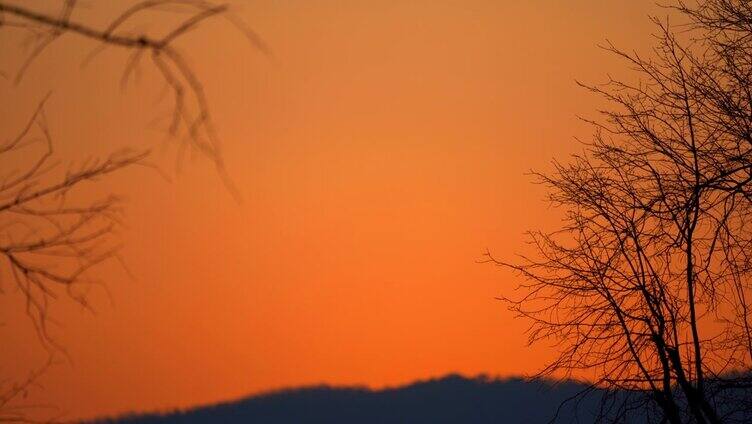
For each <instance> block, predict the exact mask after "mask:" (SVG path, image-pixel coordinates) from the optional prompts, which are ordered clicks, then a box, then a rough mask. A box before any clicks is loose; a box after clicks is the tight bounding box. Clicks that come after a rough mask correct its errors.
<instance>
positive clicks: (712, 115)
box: [489, 0, 752, 423]
mask: <svg viewBox="0 0 752 424" xmlns="http://www.w3.org/2000/svg"><path fill="white" fill-rule="evenodd" d="M677 10H679V11H680V12H681V13H682V16H685V17H687V18H688V19H689V24H687V25H683V26H681V27H679V28H681V31H678V32H676V31H673V29H672V28H671V27H670V26H669V25H668V23H667V22H663V21H660V20H657V19H656V20H654V22H655V25H656V27H657V29H658V33H657V34H656V44H655V47H654V51H653V52H652V54H651V55H649V56H648V57H644V56H640V55H638V54H636V53H628V52H625V51H622V50H619V49H617V48H616V47H614V46H613V45H608V46H606V47H605V48H606V50H608V51H610V52H612V53H614V54H616V55H618V56H620V57H622V58H623V59H624V60H625V61H626V62H627V64H628V65H629V67H630V68H631V69H633V70H634V71H636V73H637V75H638V80H637V81H636V82H634V83H631V82H627V81H626V80H617V79H609V81H608V82H607V83H605V84H603V85H596V86H589V85H583V86H584V87H586V88H587V89H588V90H590V91H591V92H593V93H596V94H598V95H600V96H602V97H603V98H604V99H606V100H607V101H608V103H609V104H610V105H611V108H609V109H607V110H604V111H601V114H602V118H601V119H599V120H596V121H589V122H591V123H592V124H593V126H594V127H595V135H594V138H593V140H592V141H590V142H587V143H584V145H585V151H584V153H582V154H579V155H575V156H573V157H572V158H571V159H570V160H569V161H568V162H566V163H561V162H555V163H554V169H555V171H554V172H553V173H551V174H540V173H537V174H536V176H537V178H538V180H539V182H541V183H542V184H544V185H546V186H547V187H548V188H549V189H550V201H551V203H552V204H553V205H555V206H557V207H560V208H561V209H563V211H564V212H565V218H564V220H565V221H564V222H565V224H564V225H563V226H562V227H561V228H560V229H559V230H558V231H555V232H553V233H543V232H531V233H530V239H531V243H532V246H533V248H534V251H536V252H537V254H536V255H534V256H530V257H523V258H522V260H521V261H520V262H517V263H510V262H508V261H501V260H497V259H495V258H493V257H491V256H490V255H489V260H490V261H492V262H494V263H496V264H498V265H501V266H505V267H509V268H512V269H514V270H516V271H517V272H519V273H520V274H521V275H522V276H523V277H525V278H526V280H527V283H525V284H523V285H521V286H520V289H521V290H522V292H523V294H522V295H521V297H519V298H516V299H510V298H505V300H506V301H507V302H508V303H509V305H510V308H511V309H512V310H513V311H515V312H516V313H517V314H518V315H519V316H521V317H525V318H526V319H529V320H531V321H532V326H531V328H530V339H529V340H530V342H531V343H535V342H538V341H541V340H544V339H556V340H558V341H559V344H558V346H560V351H559V355H558V357H557V359H556V360H554V361H553V362H551V363H550V364H548V366H547V367H545V368H544V369H543V370H542V371H541V375H551V374H553V373H559V372H564V373H565V374H567V375H568V374H572V373H580V372H586V373H592V374H593V375H594V376H595V379H594V382H593V387H599V388H600V387H602V388H608V389H611V390H617V391H618V390H626V391H629V392H630V393H632V394H635V396H629V397H627V398H624V399H621V400H620V402H622V403H623V408H624V409H625V410H628V409H630V408H641V409H646V410H648V409H654V410H656V411H657V412H659V413H658V414H656V415H655V419H654V420H653V421H656V422H671V423H683V422H697V423H720V422H749V420H751V419H752V409H750V403H749V400H750V396H749V393H748V391H747V390H741V389H744V388H745V387H746V385H748V379H747V375H748V374H746V371H748V370H749V369H750V368H752V333H751V332H750V319H752V315H751V311H750V309H749V303H748V302H749V301H748V299H749V296H750V295H751V294H752V293H751V292H750V290H752V283H751V282H750V271H752V267H751V266H750V265H752V263H751V262H750V256H749V252H750V247H751V246H750V243H751V242H752V233H751V232H750V227H749V225H750V223H749V221H750V218H752V214H750V212H751V210H750V207H752V202H750V200H752V198H751V197H750V194H751V191H750V190H752V185H750V182H751V181H752V131H751V130H752V95H750V85H751V83H752V79H750V76H752V45H750V44H749V43H750V41H752V26H750V24H752V19H751V18H752V13H751V12H752V8H751V7H750V5H749V4H748V3H747V2H746V1H738V0H707V1H700V2H699V5H698V6H692V7H690V6H687V5H685V4H679V6H678V7H677ZM739 372H741V373H739ZM604 419H605V418H604ZM609 419H610V420H613V421H618V420H619V417H611V418H609Z"/></svg>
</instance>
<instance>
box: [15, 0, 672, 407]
mask: <svg viewBox="0 0 752 424" xmlns="http://www.w3.org/2000/svg"><path fill="white" fill-rule="evenodd" d="M23 3H24V4H25V5H28V6H29V7H32V6H33V7H35V8H37V9H38V10H41V11H55V10H56V9H55V8H56V7H57V5H58V4H59V3H58V2H52V1H34V2H23ZM127 4H128V2H122V1H117V2H115V1H113V2H110V1H108V2H97V1H90V2H85V3H83V4H82V5H81V6H80V7H79V8H78V9H76V11H75V13H74V15H73V20H80V21H86V22H89V23H92V25H96V26H97V27H104V26H106V24H107V22H108V19H112V18H113V16H115V15H117V13H118V12H119V11H121V10H122V9H123V8H124V7H126V5H127ZM234 11H235V13H237V14H238V15H239V16H240V17H242V19H244V20H245V21H246V22H247V23H248V25H249V26H250V27H252V28H253V29H254V30H255V31H256V32H257V33H258V34H260V35H261V36H262V37H263V39H264V40H265V41H266V43H267V44H268V45H269V47H270V49H271V51H272V55H271V56H266V55H264V54H263V53H261V52H259V51H258V50H257V49H254V47H253V46H251V45H249V43H247V42H246V40H245V38H244V37H243V36H242V35H241V34H239V33H238V32H237V31H235V30H234V29H233V28H232V27H231V26H230V25H228V24H227V23H226V22H225V21H222V20H217V21H213V22H209V23H207V24H206V25H203V26H202V27H200V28H199V29H197V30H195V31H193V32H191V33H190V34H189V35H188V36H186V37H185V38H184V39H183V40H182V41H181V42H180V46H181V50H182V51H183V52H184V53H185V55H186V56H187V57H188V58H189V60H190V62H191V65H192V66H193V67H194V69H195V70H196V73H197V74H198V76H199V77H200V78H201V80H202V81H203V83H204V86H205V91H206V94H207V96H208V98H209V103H210V108H211V111H212V113H213V116H214V118H215V121H216V125H217V129H218V132H219V135H220V138H221V140H222V143H223V151H224V155H225V158H226V163H227V170H228V172H229V175H230V176H231V178H232V180H233V181H234V183H235V185H236V186H237V187H238V190H239V191H240V193H241V195H242V201H241V202H237V201H235V200H234V199H233V197H232V196H231V195H230V193H229V191H228V190H227V189H226V188H225V186H224V185H223V184H222V182H221V180H220V179H219V178H218V176H217V173H216V171H215V170H214V168H213V167H212V165H211V163H210V162H209V161H208V160H206V158H203V157H201V156H200V155H195V156H194V157H191V156H190V155H189V156H187V157H186V160H185V161H183V162H182V166H181V167H180V169H179V170H177V169H176V168H177V166H176V165H177V163H178V160H177V158H178V152H177V148H176V141H175V140H169V139H166V137H165V135H164V134H163V133H162V132H160V131H159V129H160V128H162V127H164V125H165V120H164V118H165V117H166V116H168V115H169V110H170V103H169V98H168V99H165V100H164V101H162V102H159V101H158V97H159V96H158V93H159V91H160V84H159V79H158V77H157V76H156V75H155V73H154V69H153V68H152V67H150V66H149V64H148V63H145V64H144V66H143V69H142V75H141V78H140V79H139V80H138V81H132V82H131V84H129V85H128V86H127V87H126V88H125V89H124V90H121V89H120V85H119V84H120V77H121V74H122V69H123V66H124V63H125V61H126V60H127V53H125V52H123V51H121V50H118V49H115V48H113V49H109V50H107V51H105V52H104V53H103V54H102V55H101V56H99V57H98V58H97V59H95V60H94V61H93V62H92V63H90V64H89V65H88V66H87V67H86V68H84V69H81V67H80V63H81V61H82V60H83V58H84V57H85V56H86V54H87V53H88V51H89V50H90V49H92V48H93V47H95V45H94V44H92V42H90V41H86V40H83V39H81V38H77V37H76V36H74V35H65V36H63V37H62V38H61V39H60V40H58V41H57V42H56V44H54V45H52V46H51V47H50V49H49V50H47V51H46V52H45V53H44V54H43V55H42V56H41V57H40V58H39V59H38V60H37V61H36V62H35V63H34V65H33V66H32V67H31V68H30V70H29V71H28V73H27V74H26V76H25V78H24V79H23V80H22V81H21V83H20V84H19V85H18V86H14V85H13V84H12V82H10V81H6V80H0V99H2V101H0V140H4V139H5V138H7V137H10V136H11V135H13V134H15V133H16V132H17V131H18V130H19V129H20V127H21V126H22V124H23V123H24V122H25V119H26V118H27V117H28V116H29V114H30V113H31V112H32V111H33V109H34V107H35V106H36V104H37V103H38V101H39V100H40V99H41V98H42V97H43V96H44V95H45V94H46V93H47V92H48V91H52V97H51V98H50V101H49V104H48V107H47V119H48V121H49V123H50V129H51V132H52V136H53V138H54V139H55V143H56V148H57V150H58V151H59V154H60V155H61V158H63V160H66V161H74V160H77V161H79V162H80V161H82V160H83V159H84V158H86V157H89V156H103V155H106V154H107V153H108V152H110V151H112V150H114V149H117V148H120V147H124V146H135V147H143V146H151V147H155V154H154V156H153V157H152V162H153V163H155V164H156V165H158V166H159V167H160V168H161V169H162V170H163V171H164V174H166V176H167V177H169V179H170V180H171V181H167V180H166V179H165V178H163V177H161V176H160V175H159V173H157V172H154V171H153V170H151V169H148V168H133V169H129V170H127V171H125V172H123V173H121V174H117V175H115V176H113V177H112V178H109V179H106V180H103V181H102V183H100V184H99V185H98V186H96V187H92V188H91V191H92V192H98V193H102V192H107V193H108V192H112V193H116V194H121V195H123V196H125V197H127V199H128V201H127V203H126V207H127V209H126V215H125V217H126V227H125V228H123V229H122V230H121V231H120V238H121V239H122V241H123V246H124V247H123V250H122V255H123V257H124V259H125V260H126V262H127V264H128V267H129V269H130V270H131V272H132V274H133V278H131V277H129V276H128V275H127V273H125V272H123V271H122V269H121V268H120V267H119V266H118V265H117V264H114V263H110V264H107V265H105V266H103V267H101V268H100V269H99V270H98V271H97V272H98V275H100V276H101V277H102V278H103V279H105V280H106V282H107V288H108V289H109V296H108V294H107V293H106V292H105V291H103V290H95V291H94V292H92V294H91V299H92V302H93V305H94V307H95V309H96V314H91V313H89V312H86V311H82V310H81V308H80V307H78V306H77V305H75V304H74V303H72V302H70V301H67V300H66V299H64V298H61V300H60V301H59V302H57V303H56V304H55V305H54V307H53V308H52V316H53V317H54V318H55V320H56V324H55V326H54V327H53V331H54V335H55V337H56V339H57V340H58V341H59V342H60V343H61V345H63V346H64V347H65V348H66V350H67V352H68V354H69V356H70V360H66V359H62V358H61V360H60V361H59V362H60V363H59V364H57V365H56V366H54V367H53V368H51V369H50V370H49V371H48V372H47V373H46V375H45V376H44V378H43V379H42V380H41V383H42V387H41V388H37V389H35V390H34V391H32V392H31V393H30V396H29V399H28V400H27V401H28V403H33V404H39V405H55V406H56V407H57V408H59V410H60V412H61V413H63V414H65V417H66V418H80V417H94V416H98V415H102V414H116V413H122V412H125V411H132V410H139V411H143V410H161V409H166V408H173V407H186V406H190V405H196V404H205V403H210V402H216V401H220V400H227V399H232V398H237V397H241V396H244V395H248V394H252V393H258V392H263V391H267V390H272V389H277V388H282V387H290V386H300V385H310V384H317V383H329V384H335V385H354V384H357V385H368V386H372V387H383V386H388V385H397V384H402V383H407V382H410V381H413V380H415V379H422V378H429V377H434V376H440V375H444V374H447V373H450V372H459V373H462V374H466V375H476V374H479V373H487V374H490V375H500V376H507V375H520V374H525V373H530V372H533V371H535V370H537V369H538V368H539V367H540V366H541V365H542V364H543V363H544V361H545V359H546V358H548V357H549V353H550V352H549V351H547V348H546V346H543V345H540V346H536V347H533V348H530V347H527V346H526V336H525V334H524V329H525V326H526V324H525V322H523V321H519V320H515V319H513V316H512V314H511V313H510V312H508V311H507V310H506V309H505V307H504V305H503V303H501V302H499V301H497V300H495V297H496V296H498V295H500V294H506V295H512V294H513V288H514V286H515V285H516V282H517V281H516V279H515V277H514V275H512V274H511V273H509V272H507V271H504V270H501V269H498V268H494V267H492V266H489V265H483V264H478V263H477V261H478V260H479V259H481V258H482V254H483V252H484V251H485V249H486V248H488V249H489V250H490V251H491V252H493V253H494V255H495V256H499V257H505V258H510V257H513V255H514V254H515V253H518V252H524V249H525V246H524V240H525V238H524V234H523V233H524V231H526V230H528V229H535V228H551V227H552V226H554V225H555V224H556V222H557V220H558V216H557V212H556V211H555V210H552V209H551V208H549V207H548V206H547V204H546V203H545V202H544V199H545V191H544V190H543V188H542V187H540V186H535V185H533V184H531V178H530V177H529V176H526V175H525V173H526V172H527V171H529V170H530V169H536V170H543V171H545V170H546V169H549V163H550V161H551V159H552V158H554V157H557V158H565V157H566V155H567V154H568V153H571V152H574V151H577V150H578V149H580V147H579V146H578V145H577V143H576V141H575V137H581V138H587V136H588V134H589V133H590V129H589V128H588V126H587V125H585V124H583V123H582V122H580V121H578V119H577V116H578V115H584V116H589V117H595V116H596V110H597V108H598V106H599V105H600V102H599V100H598V99H596V98H594V97H592V96H591V95H589V94H588V93H586V92H585V91H584V90H583V89H581V88H578V87H577V85H576V83H575V80H581V81H585V82H592V83H597V82H602V81H604V80H605V78H606V76H607V74H608V73H612V74H619V73H621V74H622V75H624V74H626V71H625V68H624V66H623V63H621V62H619V61H618V60H617V59H615V58H614V57H612V56H610V55H608V54H607V53H605V52H604V51H602V50H600V49H599V48H598V47H597V45H598V44H599V43H603V42H604V41H605V40H606V39H608V40H611V41H612V42H614V43H615V44H617V45H619V46H620V47H623V48H625V49H627V50H632V49H634V50H637V51H645V52H647V51H648V49H649V43H650V33H651V31H652V25H651V23H650V22H649V20H648V15H651V14H653V15H658V16H664V17H665V16H666V14H667V13H668V12H667V11H666V10H664V9H661V8H659V7H657V6H655V5H654V2H653V0H639V1H629V2H616V1H601V0H574V1H566V2H565V1H555V0H533V1H500V0H497V1H490V0H456V1H450V0H414V1H396V0H394V1H393V0H379V1H373V0H349V1H341V0H340V1H334V0H298V1H289V0H282V1H269V0H261V1H253V2H251V1H248V2H245V1H239V2H237V3H236V5H235V9H234ZM168 18H169V17H168ZM163 19H166V18H165V16H163V15H152V16H150V17H149V18H147V19H145V20H144V21H143V25H142V26H138V25H136V26H133V27H132V28H131V29H135V30H138V31H156V30H158V29H159V26H160V23H161V22H162V20H163ZM22 41H23V36H22V34H20V33H18V32H13V31H9V30H6V31H3V32H1V33H0V70H2V71H4V72H6V73H10V74H12V73H13V72H14V71H15V70H16V69H18V67H19V66H20V64H21V63H22V61H23V58H24V54H23V53H24V52H25V50H23V49H21V48H20V47H21V45H20V43H21V42H22ZM158 118H162V119H161V120H160V119H158ZM155 119H156V122H155ZM2 166H7V165H6V164H3V165H2ZM87 190H89V189H88V188H87ZM3 278H5V277H3ZM0 284H2V287H3V289H5V293H4V295H2V296H0V322H3V323H4V326H2V327H0V334H2V340H3V341H4V342H3V348H2V349H0V364H2V365H0V367H1V368H0V372H1V373H2V375H3V376H5V375H8V374H10V375H11V376H19V377H23V376H24V375H25V374H26V373H28V371H29V370H31V369H34V368H35V367H38V366H39V365H41V364H42V363H43V362H44V361H45V358H46V353H45V351H44V350H43V349H42V348H41V346H40V344H39V343H38V341H37V340H36V336H35V333H34V331H33V327H32V324H31V322H29V320H28V319H27V318H26V317H25V315H24V312H23V306H24V305H23V301H22V296H21V295H20V294H19V293H17V292H15V291H13V290H12V287H13V286H12V283H11V282H9V281H0Z"/></svg>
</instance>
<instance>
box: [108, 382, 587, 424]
mask: <svg viewBox="0 0 752 424" xmlns="http://www.w3.org/2000/svg"><path fill="white" fill-rule="evenodd" d="M583 388H584V386H582V385H580V384H577V383H572V382H568V383H562V384H557V385H552V384H547V383H531V382H527V381H524V380H521V379H516V378H512V379H504V380H498V379H488V378H485V377H478V378H472V379H470V378H465V377H461V376H456V375H450V376H447V377H444V378H440V379H434V380H428V381H420V382H416V383H413V384H410V385H408V386H403V387H398V388H390V389H384V390H369V389H365V388H335V387H328V386H319V387H309V388H300V389H292V390H284V391H278V392H273V393H269V394H263V395H258V396H252V397H248V398H245V399H241V400H237V401H233V402H228V403H221V404H216V405H210V406H203V407H197V408H194V409H189V410H185V411H175V412H170V413H165V414H148V415H129V416H124V417H119V418H116V419H108V420H101V421H98V423H118V424H170V423H181V424H214V423H264V424H266V423H271V424H276V423H311V424H313V423H322V424H323V423H327V424H339V423H348V424H349V423H360V424H372V423H466V424H481V423H484V424H485V423H545V422H548V421H549V420H550V419H551V418H552V417H553V416H554V415H555V413H556V411H557V408H558V407H559V405H560V403H561V402H562V401H563V400H564V399H567V398H569V397H571V396H573V395H575V394H576V393H577V392H579V391H580V390H582V389H583ZM600 398H601V394H600V393H597V392H595V393H591V394H589V395H588V396H587V397H586V398H585V399H584V401H582V402H581V403H580V405H579V407H578V408H577V410H576V411H575V408H574V405H571V404H568V405H567V406H565V407H564V408H563V409H562V411H561V413H560V415H559V419H558V420H557V422H583V423H588V422H593V421H594V414H593V411H595V409H596V405H598V401H599V400H600Z"/></svg>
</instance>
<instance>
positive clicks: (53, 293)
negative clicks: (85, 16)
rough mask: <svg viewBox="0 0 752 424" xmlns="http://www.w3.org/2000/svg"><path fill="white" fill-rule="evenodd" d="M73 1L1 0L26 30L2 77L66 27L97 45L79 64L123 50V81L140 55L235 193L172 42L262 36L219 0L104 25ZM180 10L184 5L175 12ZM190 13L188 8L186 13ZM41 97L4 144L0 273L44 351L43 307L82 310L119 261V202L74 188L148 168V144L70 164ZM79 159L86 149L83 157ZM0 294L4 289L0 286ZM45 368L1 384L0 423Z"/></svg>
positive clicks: (184, 134)
mask: <svg viewBox="0 0 752 424" xmlns="http://www.w3.org/2000/svg"><path fill="white" fill-rule="evenodd" d="M75 8H76V1H75V0H65V1H61V8H60V12H59V14H58V15H52V14H45V13H42V12H37V11H35V10H33V9H31V8H28V7H27V6H26V5H25V4H24V5H16V4H11V3H9V2H6V1H3V0H0V30H3V31H20V32H22V33H25V34H26V35H27V36H28V37H29V40H31V43H30V45H29V47H28V48H29V53H28V56H27V57H26V59H25V61H24V62H23V64H22V65H21V66H20V68H19V69H18V71H17V72H16V73H15V75H7V74H0V77H2V78H0V81H1V80H2V79H5V80H11V81H7V82H8V83H14V84H19V83H21V82H22V80H23V78H24V76H25V74H26V72H27V70H28V69H29V68H30V67H31V66H33V63H34V61H35V59H36V58H38V57H39V56H40V55H41V54H43V53H44V51H45V50H46V49H47V48H48V47H49V46H50V45H52V44H53V43H55V42H57V40H58V39H59V38H60V36H61V35H63V34H72V35H76V36H78V37H82V38H85V39H88V40H90V41H91V42H92V43H93V49H92V51H91V53H89V55H88V56H87V57H86V59H85V60H84V64H86V63H88V62H90V61H91V59H92V58H94V57H95V56H96V55H97V54H99V53H100V52H101V51H103V50H104V49H106V48H117V49H121V50H123V51H124V52H126V53H127V54H128V55H129V56H128V60H127V62H126V64H125V66H124V69H123V74H122V75H121V77H120V83H121V85H123V86H124V85H125V84H126V83H127V81H128V79H129V78H130V76H131V74H132V73H133V72H134V71H135V70H136V69H137V68H138V67H139V65H140V63H141V62H142V61H143V60H144V59H148V60H149V61H150V63H151V65H152V66H153V67H154V68H155V69H156V70H157V71H158V74H159V75H161V77H162V79H163V82H164V84H165V85H166V86H167V87H168V88H169V90H170V92H171V93H172V95H173V108H172V117H171V120H170V124H169V127H168V129H167V131H168V133H169V134H170V135H171V136H173V137H175V138H177V139H179V140H181V141H182V142H183V143H184V146H185V147H188V148H192V149H195V150H197V151H198V152H200V153H202V154H203V155H204V156H205V157H207V158H208V159H209V160H211V161H212V162H213V163H214V164H215V166H216V169H217V173H218V174H219V176H220V177H221V178H222V179H223V181H224V183H225V185H226V186H227V188H228V189H229V190H230V191H231V192H232V193H233V194H235V195H236V196H237V194H236V192H235V189H234V187H233V186H232V183H231V181H230V179H229V178H228V176H227V173H226V172H225V168H224V162H223V158H222V153H221V151H220V148H219V140H218V137H217V134H216V132H215V130H214V126H213V121H212V116H211V114H210V109H209V106H208V102H207V99H206V94H205V93H204V89H203V86H202V84H201V80H200V79H199V77H198V76H197V75H196V73H195V72H194V71H193V69H192V68H191V67H190V66H189V65H188V63H187V61H186V59H185V56H184V55H183V53H181V52H180V51H179V50H178V49H177V48H176V46H175V45H176V43H177V42H178V41H179V40H180V39H181V38H182V36H183V35H184V34H186V33H188V32H189V31H192V30H194V29H196V28H197V27H198V26H200V25H201V24H202V23H203V22H205V21H207V20H210V19H218V18H222V19H224V20H225V21H226V22H228V23H229V24H231V25H232V26H234V27H236V28H237V29H239V30H240V31H241V33H242V34H244V36H245V37H246V38H248V40H249V41H250V42H251V43H252V44H253V45H254V46H255V47H257V48H258V49H260V50H262V51H264V52H267V53H268V50H267V49H266V47H265V45H264V44H263V42H262V41H261V39H260V38H259V37H258V36H257V35H256V34H255V33H254V32H253V31H251V30H250V29H248V28H247V27H245V25H244V24H243V22H242V21H241V20H240V19H238V18H237V17H236V16H235V15H233V14H232V13H231V11H230V10H229V8H228V6H227V5H225V4H218V3H214V2H213V1H210V0H141V1H137V2H135V3H134V4H132V5H131V6H130V7H128V8H126V9H125V10H123V11H121V12H120V13H119V14H117V15H115V16H113V17H112V18H111V20H110V21H109V24H108V25H107V26H105V27H103V28H97V27H94V26H91V25H89V24H87V23H85V22H79V21H77V20H76V19H74V12H75ZM165 10H167V11H168V12H175V13H176V16H179V17H180V20H179V21H178V22H177V23H175V24H173V25H172V26H168V27H164V26H163V27H161V28H157V31H155V33H154V34H151V33H143V32H139V33H136V32H133V31H132V30H130V29H129V28H127V25H128V24H129V23H130V22H131V21H132V20H133V19H134V18H136V17H140V16H141V15H145V14H149V13H152V12H157V11H165ZM177 12H180V13H179V14H178V13H177ZM183 12H187V13H185V14H184V13H183ZM49 97H50V95H47V97H45V98H44V99H42V100H41V101H40V102H39V104H38V107H37V108H36V110H35V111H34V112H33V113H32V114H31V115H30V117H29V119H28V120H27V121H26V122H25V123H23V125H19V129H18V131H17V133H15V134H13V135H12V136H11V137H10V138H9V139H7V141H5V142H0V161H2V162H1V163H2V164H3V165H2V167H0V169H1V171H0V261H1V262H0V263H2V264H3V265H2V267H1V268H0V273H1V274H2V280H3V281H12V282H13V283H14V285H15V287H16V289H17V290H18V291H20V292H21V293H22V294H23V295H24V298H25V300H26V312H27V314H28V315H29V317H30V318H31V320H32V322H33V323H34V325H35V328H36V330H37V334H38V335H39V339H40V341H41V342H42V344H43V345H44V346H45V347H46V348H47V349H48V350H49V351H50V354H51V355H52V354H53V353H54V352H61V351H63V350H62V347H61V346H59V345H58V344H57V343H56V342H55V340H54V339H53V338H52V337H51V336H50V334H49V332H48V329H47V324H48V306H49V304H50V302H53V301H55V300H56V299H58V298H59V297H60V296H61V295H63V296H67V297H68V298H70V299H72V300H73V301H75V302H77V303H79V304H80V305H82V306H83V307H88V306H89V305H88V302H87V292H88V288H89V287H91V285H94V284H101V281H100V280H99V279H98V278H97V276H96V273H95V272H93V270H94V269H95V268H96V267H97V265H99V264H101V263H102V262H104V261H108V260H111V259H116V258H118V256H117V252H118V249H119V244H118V242H117V237H116V235H115V230H116V229H117V228H118V226H119V225H120V223H121V219H122V216H121V208H120V205H121V199H119V198H118V197H117V196H115V195H109V196H106V197H104V198H101V199H96V200H82V198H84V199H85V196H80V195H78V194H77V191H78V190H79V189H80V187H81V186H83V185H86V184H91V183H95V184H103V183H102V179H103V177H106V176H107V175H110V174H113V173H116V172H120V171H122V170H123V169H125V168H128V167H132V166H134V165H145V166H149V163H148V162H146V159H147V157H148V156H149V153H150V152H149V151H148V150H120V151H115V152H113V153H111V154H110V155H109V156H107V157H105V158H101V159H87V160H84V161H83V163H81V164H79V165H77V166H74V165H68V166H67V167H66V166H64V164H61V163H59V161H58V159H57V158H56V155H55V149H54V143H53V140H54V137H53V135H52V134H51V131H50V130H49V128H48V126H47V123H46V119H45V103H46V102H47V99H48V98H49ZM84 156H85V157H88V156H89V155H86V154H84ZM0 293H1V292H0ZM45 368H46V366H45V367H42V368H41V369H40V370H38V371H34V372H32V373H31V374H30V376H29V378H28V379H27V380H26V381H23V382H19V383H14V384H11V385H10V386H9V387H8V384H5V383H2V384H0V421H14V422H19V421H21V422H22V421H24V420H26V419H27V418H26V417H25V416H24V414H23V411H19V410H17V409H14V408H13V407H12V405H11V403H12V402H13V401H14V400H16V399H17V398H19V397H21V396H23V394H24V393H25V392H26V390H27V389H28V388H29V386H30V385H32V384H34V382H35V381H36V380H37V379H38V377H39V375H40V374H41V372H42V371H43V370H44V369H45Z"/></svg>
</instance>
